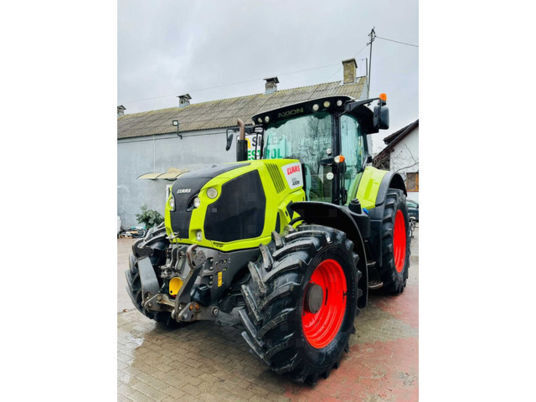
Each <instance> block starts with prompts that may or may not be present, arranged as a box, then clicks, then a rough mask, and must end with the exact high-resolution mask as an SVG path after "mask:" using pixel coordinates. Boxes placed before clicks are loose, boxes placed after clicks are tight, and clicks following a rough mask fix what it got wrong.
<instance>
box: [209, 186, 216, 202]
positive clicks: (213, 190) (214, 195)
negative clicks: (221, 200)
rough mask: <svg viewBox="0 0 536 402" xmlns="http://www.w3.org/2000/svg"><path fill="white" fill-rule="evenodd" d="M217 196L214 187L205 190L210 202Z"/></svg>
mask: <svg viewBox="0 0 536 402" xmlns="http://www.w3.org/2000/svg"><path fill="white" fill-rule="evenodd" d="M217 196H218V190H216V189H215V188H214V187H210V188H209V189H208V190H207V197H208V198H210V199H211V200H213V199H214V198H216V197H217Z"/></svg>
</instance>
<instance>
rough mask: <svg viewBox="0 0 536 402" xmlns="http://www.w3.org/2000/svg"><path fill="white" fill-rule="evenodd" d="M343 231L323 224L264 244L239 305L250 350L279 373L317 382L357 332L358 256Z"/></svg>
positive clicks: (326, 374)
mask: <svg viewBox="0 0 536 402" xmlns="http://www.w3.org/2000/svg"><path fill="white" fill-rule="evenodd" d="M353 246H354V244H353V242H352V241H350V240H348V239H347V238H346V234H345V233H344V232H341V231H339V230H336V229H332V228H330V227H326V226H320V225H301V226H300V227H299V228H298V230H297V231H294V232H291V233H289V234H287V235H286V236H285V237H283V238H281V237H279V235H277V234H274V241H272V242H271V243H270V244H269V245H268V246H264V245H261V257H259V260H258V261H257V262H255V263H253V262H250V263H249V270H250V274H251V278H250V279H249V281H248V282H247V283H246V284H244V285H242V295H243V297H244V300H245V304H246V309H242V310H240V316H241V319H242V323H243V325H244V328H245V331H243V332H242V336H243V338H244V339H245V340H246V342H247V343H248V345H249V346H250V348H251V349H252V351H253V352H254V353H255V354H256V355H257V356H258V357H259V358H260V359H262V360H263V361H264V362H265V363H266V364H268V366H269V367H270V368H271V369H272V370H273V371H275V372H276V373H279V374H287V375H288V376H289V377H290V378H292V379H293V380H295V381H297V382H308V383H315V382H316V381H317V379H318V377H319V376H323V377H324V378H326V377H327V376H328V375H329V373H330V371H331V370H332V369H334V368H337V367H338V365H339V362H340V360H341V358H342V355H343V353H344V351H348V339H349V337H350V335H351V334H352V333H353V332H354V318H355V316H356V314H357V313H358V308H357V299H358V297H359V296H360V294H361V290H360V289H358V285H357V284H358V281H359V278H360V276H361V273H360V272H359V271H358V269H357V268H356V267H357V263H358V256H357V254H355V253H354V252H353Z"/></svg>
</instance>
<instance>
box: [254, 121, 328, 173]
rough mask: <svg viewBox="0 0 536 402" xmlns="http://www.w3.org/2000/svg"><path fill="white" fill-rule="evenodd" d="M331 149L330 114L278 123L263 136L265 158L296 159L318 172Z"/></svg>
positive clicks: (270, 127)
mask: <svg viewBox="0 0 536 402" xmlns="http://www.w3.org/2000/svg"><path fill="white" fill-rule="evenodd" d="M328 149H331V115H330V114H329V113H316V114H311V115H307V116H300V117H295V118H292V119H288V120H283V121H278V122H276V123H274V124H272V125H269V126H268V128H267V129H266V131H265V134H264V149H263V158H264V159H283V158H288V159H299V160H300V161H301V162H302V163H305V164H307V165H309V167H311V168H312V169H314V170H318V165H319V164H320V160H321V159H325V158H326V157H327V156H328V155H327V154H326V151H327V150H328Z"/></svg>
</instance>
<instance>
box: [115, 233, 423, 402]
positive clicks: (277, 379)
mask: <svg viewBox="0 0 536 402" xmlns="http://www.w3.org/2000/svg"><path fill="white" fill-rule="evenodd" d="M131 244H132V240H126V239H120V240H118V278H119V279H118V306H117V308H118V314H117V327H118V330H117V359H118V362H117V364H118V374H117V376H118V377H117V380H118V381H117V384H118V400H120V401H128V400H135V401H148V400H162V401H168V400H169V401H171V400H188V401H191V400H205V401H224V400H229V401H239V400H240V401H241V400H259V401H260V400H281V401H286V400H303V401H305V400H315V401H316V400H326V401H327V400H359V401H379V400H382V401H383V400H388V401H416V400H417V399H418V324H419V323H418V317H419V316H418V293H419V287H418V271H419V267H418V230H417V231H416V233H415V238H414V239H413V241H412V247H411V248H412V257H411V263H412V265H411V268H410V273H409V280H408V284H407V287H406V290H405V291H404V293H403V294H402V295H400V296H397V297H386V296H382V295H378V294H373V295H372V296H371V297H370V299H369V305H368V307H367V308H366V309H364V310H363V311H362V312H361V314H360V315H359V316H358V317H357V318H356V321H355V324H356V328H357V333H356V334H355V335H353V336H352V338H351V341H350V351H349V353H348V354H347V355H346V356H345V357H344V359H343V360H342V362H341V366H340V367H339V369H338V370H334V371H333V372H332V373H331V375H330V376H329V378H328V379H327V380H323V379H320V380H319V382H318V384H317V385H316V386H315V387H310V386H305V385H297V384H294V383H292V382H290V381H288V380H286V379H285V378H284V377H281V376H278V375H276V374H274V373H272V372H271V371H269V370H267V369H266V367H265V365H264V364H263V363H261V362H260V361H258V360H257V359H256V358H255V357H254V356H253V355H252V354H250V353H249V351H248V347H247V345H246V343H245V342H244V341H243V340H242V337H241V336H240V331H239V330H237V329H234V328H228V327H218V326H216V325H214V324H212V323H209V322H196V323H193V324H191V325H189V326H187V327H185V328H180V329H176V330H168V329H166V328H165V327H163V326H161V325H160V324H157V323H155V322H153V321H151V320H149V319H147V318H146V317H144V316H143V315H142V314H140V313H139V312H138V311H137V310H136V309H135V308H134V307H133V306H132V303H131V301H130V298H129V297H128V295H127V294H126V291H125V286H126V282H125V279H124V274H123V271H124V270H125V269H127V267H128V253H129V252H130V245H131Z"/></svg>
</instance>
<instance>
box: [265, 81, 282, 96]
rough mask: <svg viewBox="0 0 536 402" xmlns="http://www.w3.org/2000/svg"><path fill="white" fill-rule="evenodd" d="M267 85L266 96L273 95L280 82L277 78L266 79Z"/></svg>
mask: <svg viewBox="0 0 536 402" xmlns="http://www.w3.org/2000/svg"><path fill="white" fill-rule="evenodd" d="M265 80H266V84H264V89H265V91H264V93H265V94H266V95H268V94H273V93H274V92H276V91H277V84H279V80H278V79H277V77H271V78H265Z"/></svg>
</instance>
